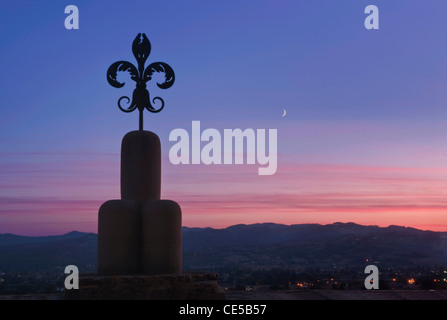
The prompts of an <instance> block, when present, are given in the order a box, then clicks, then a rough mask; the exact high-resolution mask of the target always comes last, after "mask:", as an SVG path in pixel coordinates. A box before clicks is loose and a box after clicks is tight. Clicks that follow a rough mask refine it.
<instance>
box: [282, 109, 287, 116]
mask: <svg viewBox="0 0 447 320" xmlns="http://www.w3.org/2000/svg"><path fill="white" fill-rule="evenodd" d="M286 114H287V111H286V109H283V114H282V116H283V117H284V116H285V115H286Z"/></svg>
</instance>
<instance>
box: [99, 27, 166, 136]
mask: <svg viewBox="0 0 447 320" xmlns="http://www.w3.org/2000/svg"><path fill="white" fill-rule="evenodd" d="M132 52H133V54H134V56H135V59H136V60H137V63H138V68H137V67H135V66H134V65H133V64H132V63H130V62H127V61H117V62H115V63H114V64H112V65H111V66H110V67H109V69H108V70H107V81H108V82H109V84H110V85H111V86H113V87H115V88H122V87H123V86H124V84H125V83H121V82H118V81H117V80H116V76H117V72H118V71H127V72H129V74H130V76H131V77H130V78H131V79H132V80H133V81H135V82H136V88H135V89H134V91H133V94H132V102H130V101H131V100H130V99H129V97H127V96H122V97H121V98H119V100H118V108H120V110H121V111H124V112H132V111H134V110H135V109H137V108H138V111H139V112H140V122H139V128H140V131H141V130H143V110H144V109H147V110H148V111H150V112H153V113H157V112H160V111H161V110H162V109H163V107H164V106H165V102H164V101H163V99H162V98H160V97H155V98H153V99H152V103H155V100H159V101H160V102H161V107H160V108H158V109H155V108H154V107H153V106H152V104H151V100H150V97H149V91H147V89H146V82H148V81H149V80H151V79H152V74H153V73H154V72H163V73H164V74H165V81H164V82H163V83H157V86H158V87H159V88H161V89H168V88H170V87H171V86H172V85H173V84H174V81H175V74H174V71H173V70H172V68H171V67H170V66H169V65H168V64H166V63H164V62H154V63H151V64H150V65H149V66H148V67H147V68H146V69H145V68H144V64H145V62H146V60H147V58H148V57H149V54H150V53H151V43H150V42H149V39H148V38H147V37H146V35H145V34H144V33H143V34H141V33H139V34H138V35H137V37H136V38H135V40H134V41H133V43H132ZM123 99H126V100H127V103H129V102H130V105H129V107H127V108H126V109H124V108H123V107H122V106H121V100H123Z"/></svg>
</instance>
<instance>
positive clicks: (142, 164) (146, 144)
mask: <svg viewBox="0 0 447 320" xmlns="http://www.w3.org/2000/svg"><path fill="white" fill-rule="evenodd" d="M160 190H161V147H160V139H159V138H158V136H157V135H156V134H155V133H152V132H149V131H132V132H129V133H128V134H126V135H125V136H124V138H123V141H122V145H121V198H122V199H121V200H111V201H107V202H105V203H104V204H103V205H102V206H101V208H100V210H99V216H98V273H99V274H103V275H119V274H163V273H165V274H166V273H181V272H182V254H181V252H182V251H181V231H182V222H181V221H182V216H181V209H180V206H179V205H178V204H177V203H176V202H174V201H171V200H160Z"/></svg>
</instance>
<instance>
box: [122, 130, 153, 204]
mask: <svg viewBox="0 0 447 320" xmlns="http://www.w3.org/2000/svg"><path fill="white" fill-rule="evenodd" d="M160 188H161V147H160V139H159V138H158V136H157V135H156V134H155V133H153V132H150V131H131V132H129V133H127V134H126V135H125V136H124V138H123V141H122V143H121V199H126V200H153V199H155V200H160Z"/></svg>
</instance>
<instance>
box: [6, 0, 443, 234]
mask: <svg viewBox="0 0 447 320" xmlns="http://www.w3.org/2000/svg"><path fill="white" fill-rule="evenodd" d="M72 4H76V5H77V6H78V8H79V12H80V29H79V30H66V29H65V28H64V20H65V17H66V14H64V8H65V6H66V5H68V3H67V4H64V3H60V4H56V3H55V2H54V1H49V0H45V1H38V2H36V1H8V2H6V1H4V2H2V3H1V4H0V30H1V33H2V37H1V38H2V50H1V51H0V58H1V60H2V61H3V64H2V77H1V81H2V83H1V88H2V108H1V116H0V233H6V232H11V233H18V234H27V235H43V234H60V233H63V232H68V231H71V230H80V231H91V232H96V230H97V229H96V228H97V210H98V209H99V206H100V205H101V204H102V203H103V202H105V201H106V200H109V199H115V198H119V152H120V144H121V139H122V137H123V136H124V134H125V133H126V132H128V131H131V130H136V129H137V128H138V127H137V125H138V115H137V113H135V112H134V113H131V114H124V113H122V112H121V111H120V110H119V109H118V107H117V105H116V103H117V100H118V98H119V97H121V96H122V95H130V94H131V92H132V90H133V84H132V85H130V83H129V84H127V85H126V86H125V87H124V88H121V89H115V88H113V87H111V86H110V85H109V84H108V83H107V81H106V71H107V68H108V67H109V66H110V65H111V64H112V63H113V62H115V61H118V60H128V61H130V62H132V63H135V60H134V57H133V55H132V51H131V44H132V41H133V39H134V38H135V36H136V35H137V34H138V33H139V32H144V33H146V34H147V36H148V38H149V40H150V41H151V44H152V52H151V55H150V56H149V58H148V63H151V62H154V61H163V62H166V63H168V64H169V65H170V66H171V67H172V68H173V69H174V71H175V74H176V82H175V84H174V85H173V86H172V87H171V88H170V89H168V90H165V91H162V90H158V91H157V88H156V87H154V84H153V83H152V84H151V86H149V87H148V89H149V90H150V92H151V94H152V95H153V96H155V95H160V96H161V97H162V98H163V99H164V101H165V103H166V107H165V109H164V110H163V111H162V112H161V113H159V114H149V113H146V114H145V129H148V130H151V131H153V132H156V133H157V134H158V135H159V136H160V139H161V141H162V148H163V185H162V195H163V197H164V198H170V199H172V200H175V201H177V202H179V203H180V205H181V206H182V210H183V223H184V225H186V226H200V227H203V226H210V227H225V226H228V225H231V224H236V223H254V222H270V221H271V222H278V223H287V224H291V223H308V222H312V223H332V222H336V221H343V222H347V221H352V222H356V223H362V224H377V225H385V226H386V225H389V224H397V225H405V226H413V227H417V228H421V229H431V230H444V231H447V203H446V200H445V199H446V198H447V192H446V191H447V166H446V164H447V126H446V123H447V108H445V102H446V101H447V91H446V90H445V88H446V86H447V59H446V57H447V41H446V40H445V30H447V20H446V19H445V12H446V10H447V3H446V2H445V1H443V0H431V1H429V2H423V1H416V0H393V1H384V0H374V1H372V2H368V3H367V2H364V1H353V0H338V1H333V0H315V1H282V0H279V1H270V0H269V1H225V2H221V3H216V2H210V1H187V2H186V1H180V0H176V1H169V2H163V3H161V2H159V1H158V2H156V1H133V2H132V3H131V4H129V2H128V1H127V2H126V1H95V2H94V3H92V2H91V1H76V2H74V3H72ZM368 4H375V5H376V6H378V8H379V10H380V29H379V30H371V31H368V30H366V29H365V28H364V25H363V21H364V19H365V17H366V15H365V14H364V13H363V11H364V8H365V7H366V5H368ZM283 109H286V110H287V115H286V116H285V117H281V115H282V113H283ZM193 120H200V121H201V125H202V128H203V129H205V128H216V129H218V130H223V129H225V128H230V129H232V128H242V129H244V128H253V129H258V128H263V129H269V128H274V129H277V130H278V171H277V173H276V174H275V175H273V176H258V175H257V167H258V166H257V165H255V166H247V165H243V166H235V165H231V166H224V165H222V166H217V165H214V166H209V167H206V166H193V165H180V166H174V165H172V164H170V162H169V160H168V152H169V148H170V147H171V146H172V145H173V143H172V142H169V141H168V137H169V133H170V131H171V130H173V129H175V128H184V129H186V130H188V131H190V130H191V121H193Z"/></svg>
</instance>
